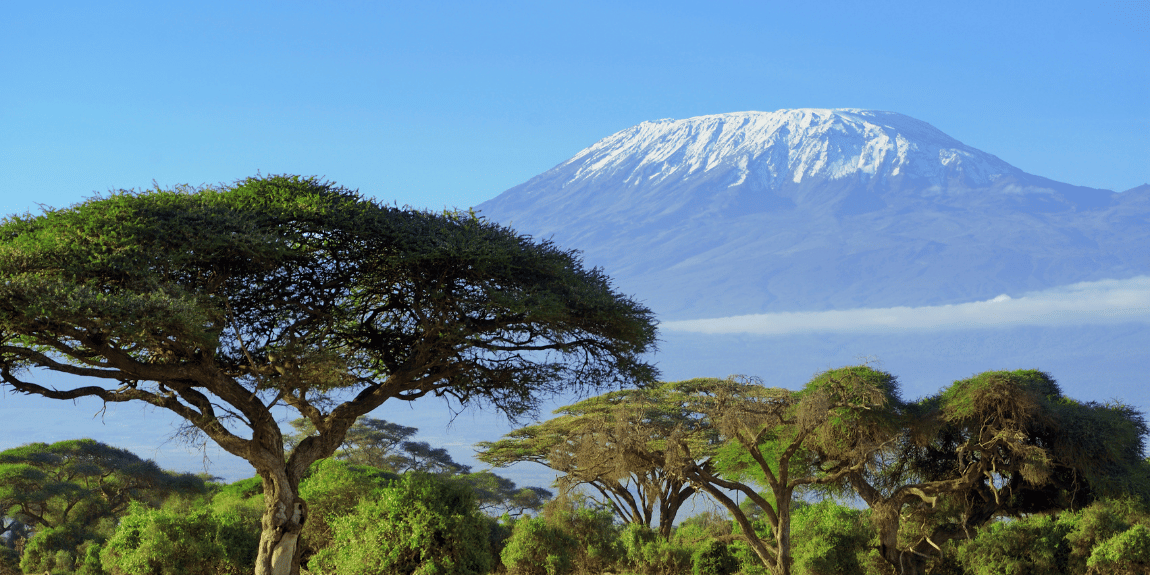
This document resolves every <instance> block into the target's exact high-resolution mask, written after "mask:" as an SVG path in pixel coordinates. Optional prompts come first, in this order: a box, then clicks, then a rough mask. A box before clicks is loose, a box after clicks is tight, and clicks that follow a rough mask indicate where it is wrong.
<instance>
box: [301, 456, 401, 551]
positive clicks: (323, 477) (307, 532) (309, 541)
mask: <svg viewBox="0 0 1150 575" xmlns="http://www.w3.org/2000/svg"><path fill="white" fill-rule="evenodd" d="M309 471H310V473H309V475H308V476H307V477H306V478H305V479H304V480H303V481H302V482H301V483H300V488H299V494H300V497H301V498H303V499H304V500H305V501H307V502H308V515H309V519H308V522H307V523H305V524H304V528H303V532H302V533H301V537H302V541H303V546H304V547H303V556H304V557H303V561H304V562H305V563H306V562H307V561H308V558H309V557H311V556H312V555H314V554H315V553H318V552H319V551H320V550H321V549H324V548H326V547H328V546H330V545H331V543H332V541H333V537H334V532H333V530H332V522H333V521H338V520H339V519H340V518H342V517H346V516H348V515H351V514H352V513H354V512H355V510H356V507H357V506H358V505H359V504H360V501H361V500H362V499H364V498H374V497H375V496H378V495H379V494H381V493H382V492H383V490H385V489H387V488H388V487H390V486H391V485H392V482H393V481H395V480H398V479H399V476H398V475H395V474H393V473H387V472H384V471H381V470H379V469H376V468H373V467H365V466H361V465H351V464H349V463H345V462H343V461H337V460H334V459H321V460H319V461H317V462H315V463H313V464H312V466H311V468H310V469H309Z"/></svg>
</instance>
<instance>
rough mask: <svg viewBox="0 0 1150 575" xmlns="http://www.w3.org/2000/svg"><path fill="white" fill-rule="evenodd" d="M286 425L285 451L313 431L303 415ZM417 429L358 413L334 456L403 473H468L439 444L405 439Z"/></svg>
mask: <svg viewBox="0 0 1150 575" xmlns="http://www.w3.org/2000/svg"><path fill="white" fill-rule="evenodd" d="M290 425H291V426H292V427H294V428H295V430H296V433H294V434H292V435H288V436H285V437H284V444H285V448H286V449H288V450H289V451H290V450H291V448H292V447H294V446H295V445H298V444H299V442H300V441H302V440H303V438H305V437H308V436H309V435H314V434H315V426H314V425H312V423H311V421H309V420H307V419H305V418H302V417H301V418H298V419H293V420H292V421H291V422H290ZM417 432H419V429H417V428H414V427H408V426H406V425H399V424H398V423H392V422H390V421H384V420H382V419H376V418H374V417H367V416H362V417H360V418H359V419H357V420H356V422H355V424H353V425H352V426H351V428H349V429H348V430H347V434H346V435H345V436H344V439H343V444H341V446H340V448H339V449H337V450H336V452H335V454H334V457H335V458H336V459H339V460H341V461H346V462H348V463H351V464H354V465H369V466H371V467H376V468H379V469H383V470H385V471H390V472H392V473H405V472H407V471H422V472H425V473H435V474H439V475H458V474H463V473H470V472H471V468H470V467H468V466H466V465H463V464H461V463H456V462H455V460H454V459H452V458H451V454H450V453H448V452H447V450H446V449H443V448H442V447H432V446H431V445H430V444H429V443H427V442H426V441H408V438H409V437H411V436H412V435H415V434H416V433H417Z"/></svg>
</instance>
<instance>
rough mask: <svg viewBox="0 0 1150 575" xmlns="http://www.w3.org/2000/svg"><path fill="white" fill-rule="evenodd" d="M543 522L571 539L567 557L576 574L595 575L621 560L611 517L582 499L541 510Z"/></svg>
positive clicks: (556, 502) (550, 504) (564, 500)
mask: <svg viewBox="0 0 1150 575" xmlns="http://www.w3.org/2000/svg"><path fill="white" fill-rule="evenodd" d="M543 516H544V520H545V521H547V523H548V524H549V525H551V526H552V527H554V528H556V529H558V530H560V531H562V532H564V533H567V534H568V535H570V536H571V537H572V538H574V539H575V550H574V553H573V554H572V556H571V562H572V568H573V569H574V571H575V572H576V573H580V574H594V575H598V574H599V573H601V572H603V571H604V570H606V569H608V568H610V567H613V566H614V565H615V564H616V563H618V562H619V561H620V560H621V559H622V558H623V550H622V548H621V547H620V546H619V526H618V525H616V524H615V514H614V513H613V512H612V511H611V510H610V509H608V508H606V507H604V506H602V505H599V504H598V503H595V502H594V501H591V500H589V499H587V498H586V497H570V496H569V497H562V498H559V499H554V500H551V501H549V502H548V503H547V505H545V506H544V508H543Z"/></svg>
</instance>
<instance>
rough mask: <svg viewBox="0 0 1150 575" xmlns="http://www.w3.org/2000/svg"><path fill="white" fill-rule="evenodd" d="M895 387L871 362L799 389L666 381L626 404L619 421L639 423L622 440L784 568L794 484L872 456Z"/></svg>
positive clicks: (767, 561) (813, 481) (841, 472)
mask: <svg viewBox="0 0 1150 575" xmlns="http://www.w3.org/2000/svg"><path fill="white" fill-rule="evenodd" d="M897 393H898V387H897V382H896V380H895V378H894V377H893V376H891V375H890V374H888V373H885V372H881V371H877V370H874V369H871V368H868V367H865V366H858V367H848V368H841V369H837V370H831V371H827V372H824V373H821V374H819V375H817V376H815V378H814V379H812V380H811V381H810V382H809V383H807V385H806V386H804V388H803V389H802V390H800V391H792V390H788V389H779V388H766V387H763V386H762V385H759V383H758V381H757V380H748V379H742V378H731V379H728V380H726V381H720V380H691V381H686V382H679V383H673V384H666V385H664V386H662V387H660V388H658V389H657V390H652V391H651V392H650V393H648V394H647V399H646V400H645V401H633V402H629V403H624V404H620V405H619V407H618V408H617V410H618V411H617V413H618V415H617V416H616V420H617V421H620V422H626V425H627V426H628V427H629V428H631V429H633V430H635V431H634V432H633V433H632V434H630V435H628V436H627V437H629V438H630V440H629V441H626V442H624V443H623V444H621V445H620V446H619V449H621V450H623V451H626V452H628V453H629V454H630V455H629V457H633V458H638V459H642V460H645V461H647V462H648V463H649V464H650V465H652V466H657V467H660V468H662V469H663V470H664V471H665V472H667V473H669V474H671V475H673V476H676V477H681V478H684V479H686V480H688V481H690V483H691V484H692V485H694V486H696V487H697V488H698V489H699V490H700V491H703V492H705V493H707V494H708V495H710V496H711V497H712V498H713V499H714V500H716V501H718V502H719V503H720V504H721V505H723V507H725V508H726V509H727V511H728V512H730V514H731V516H732V517H733V518H734V520H735V523H736V524H737V525H738V527H739V529H738V535H737V537H739V538H741V539H742V541H743V542H745V544H746V545H747V546H748V547H750V549H751V551H752V552H753V553H754V555H755V556H756V557H758V559H759V561H760V562H761V563H762V565H763V566H764V567H766V568H767V569H769V570H771V571H772V572H774V573H778V574H780V575H786V574H789V573H790V572H791V564H792V563H793V557H792V550H791V547H792V545H791V516H792V509H791V506H792V501H793V499H794V498H795V495H796V493H798V492H799V491H800V490H803V489H809V488H812V487H814V486H818V485H832V484H835V483H838V482H841V481H842V479H843V478H844V477H845V476H846V475H847V474H848V473H850V472H851V471H853V470H857V469H859V468H861V467H862V466H863V465H865V462H866V461H868V460H869V455H870V454H871V453H873V452H875V451H878V450H880V449H881V448H882V443H881V440H882V438H884V437H885V436H886V435H887V434H888V433H889V432H888V431H887V429H886V428H887V427H888V425H889V421H888V420H889V417H888V416H887V414H888V413H889V412H890V411H892V410H894V409H895V408H896V407H897V405H899V403H900V401H899V399H898V395H897ZM667 413H679V414H680V415H679V416H677V417H675V418H669V417H666V416H665V415H664V414H667ZM760 489H762V490H760ZM732 492H736V493H739V494H741V495H743V496H744V497H746V498H747V499H748V500H749V501H751V502H752V503H753V504H754V506H756V507H757V508H759V509H761V510H762V512H763V518H764V519H765V520H766V522H767V524H768V526H769V533H766V534H763V533H760V532H759V531H758V530H756V528H755V526H754V525H753V524H752V521H751V518H750V517H749V516H748V514H747V511H746V509H744V508H743V507H741V506H740V505H739V504H738V503H737V502H736V501H735V500H734V499H732V497H731V493H732Z"/></svg>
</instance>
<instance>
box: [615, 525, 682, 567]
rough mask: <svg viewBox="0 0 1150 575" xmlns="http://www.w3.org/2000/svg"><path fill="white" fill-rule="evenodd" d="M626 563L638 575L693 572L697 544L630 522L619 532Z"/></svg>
mask: <svg viewBox="0 0 1150 575" xmlns="http://www.w3.org/2000/svg"><path fill="white" fill-rule="evenodd" d="M619 543H620V545H621V546H622V547H623V556H624V559H623V563H624V565H625V566H626V568H627V571H628V572H631V573H636V574H638V575H685V574H687V573H690V572H691V568H692V564H693V561H692V554H693V552H694V546H692V545H688V544H684V543H682V542H681V541H679V540H677V539H675V538H674V537H672V538H671V539H668V538H666V537H663V536H662V535H661V534H659V532H657V531H655V530H653V529H651V528H650V527H647V526H646V525H641V524H638V523H629V524H627V525H626V526H625V527H624V528H623V531H622V533H620V534H619Z"/></svg>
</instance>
